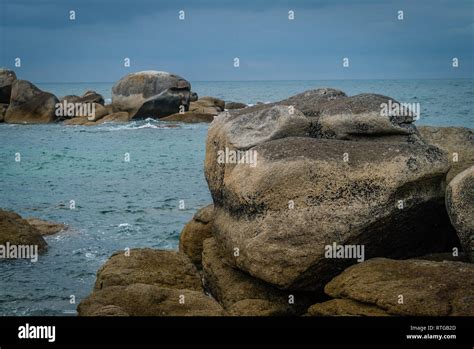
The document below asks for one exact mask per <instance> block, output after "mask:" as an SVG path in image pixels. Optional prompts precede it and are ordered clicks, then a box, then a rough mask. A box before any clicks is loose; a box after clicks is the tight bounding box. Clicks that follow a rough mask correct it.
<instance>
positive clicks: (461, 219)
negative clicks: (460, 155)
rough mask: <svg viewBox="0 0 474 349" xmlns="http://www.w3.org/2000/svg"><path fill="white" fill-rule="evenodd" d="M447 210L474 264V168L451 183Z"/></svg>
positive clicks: (447, 196)
mask: <svg viewBox="0 0 474 349" xmlns="http://www.w3.org/2000/svg"><path fill="white" fill-rule="evenodd" d="M446 208H447V210H448V214H449V218H450V219H451V223H452V224H453V226H454V228H455V229H456V231H457V233H458V236H459V240H460V241H461V244H462V247H463V250H464V252H465V253H466V255H467V256H468V257H469V259H470V260H471V261H472V262H474V166H471V167H469V168H468V169H466V170H464V171H462V172H461V173H459V174H458V175H457V176H456V177H454V178H453V180H452V181H451V182H449V185H448V187H447V190H446Z"/></svg>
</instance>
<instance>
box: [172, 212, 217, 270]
mask: <svg viewBox="0 0 474 349" xmlns="http://www.w3.org/2000/svg"><path fill="white" fill-rule="evenodd" d="M213 212H214V205H207V206H205V207H203V208H201V209H200V210H199V211H197V212H196V214H195V215H194V217H193V219H192V220H191V221H189V222H188V223H187V224H186V225H185V226H184V228H183V230H182V231H181V234H180V235H179V251H180V252H183V253H184V254H186V255H187V256H188V257H189V258H190V259H191V261H192V262H193V263H194V264H196V265H198V266H200V265H201V260H202V250H203V243H204V240H206V239H208V238H210V237H212V222H211V221H212V217H213Z"/></svg>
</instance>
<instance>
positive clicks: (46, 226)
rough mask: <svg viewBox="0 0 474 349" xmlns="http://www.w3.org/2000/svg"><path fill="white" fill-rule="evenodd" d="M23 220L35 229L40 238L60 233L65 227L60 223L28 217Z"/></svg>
mask: <svg viewBox="0 0 474 349" xmlns="http://www.w3.org/2000/svg"><path fill="white" fill-rule="evenodd" d="M25 220H26V221H27V222H28V223H29V224H30V225H31V226H33V227H35V228H36V229H37V230H38V231H39V232H40V234H41V235H42V236H46V235H53V234H57V233H59V232H60V231H63V230H66V229H67V225H65V224H62V223H56V222H50V221H44V220H42V219H38V218H34V217H29V218H25Z"/></svg>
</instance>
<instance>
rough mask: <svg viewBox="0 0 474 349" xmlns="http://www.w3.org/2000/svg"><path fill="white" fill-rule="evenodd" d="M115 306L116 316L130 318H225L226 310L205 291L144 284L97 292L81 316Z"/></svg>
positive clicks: (82, 307)
mask: <svg viewBox="0 0 474 349" xmlns="http://www.w3.org/2000/svg"><path fill="white" fill-rule="evenodd" d="M111 306H113V308H112V309H113V310H114V312H115V314H116V312H117V311H118V310H120V315H125V314H128V315H130V316H221V315H224V310H223V309H222V307H221V306H220V305H219V304H218V303H217V302H216V301H215V300H213V299H212V298H210V297H208V296H206V295H205V294H204V293H202V292H198V291H192V290H187V289H183V290H180V289H171V288H163V287H160V286H157V285H147V284H140V283H135V284H131V285H128V286H110V287H107V288H104V289H102V290H98V291H95V292H93V293H92V294H91V295H90V296H89V297H87V298H86V299H84V300H83V301H82V302H81V303H80V304H79V306H78V308H77V309H78V313H79V316H96V315H97V313H99V314H98V315H102V314H101V312H103V311H104V307H111ZM109 309H110V308H109ZM115 314H113V315H115Z"/></svg>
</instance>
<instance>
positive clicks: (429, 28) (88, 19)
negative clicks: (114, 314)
mask: <svg viewBox="0 0 474 349" xmlns="http://www.w3.org/2000/svg"><path fill="white" fill-rule="evenodd" d="M71 10H72V11H75V20H70V11H71ZM181 10H183V11H184V15H185V19H184V20H180V19H179V11H181ZM290 10H291V11H294V19H293V20H289V18H288V17H289V11H290ZM398 11H403V20H399V19H398V16H399V12H398ZM0 49H1V52H0V66H1V67H6V68H9V69H13V70H15V72H16V73H17V76H18V77H19V78H21V79H26V80H30V81H33V82H36V83H39V82H113V81H117V80H118V79H120V78H121V77H122V76H124V75H126V74H128V73H131V72H136V71H142V70H162V71H169V72H173V73H176V74H179V75H181V76H182V77H184V78H186V79H188V80H190V81H219V80H220V81H229V80H333V79H437V78H473V77H474V0H358V1H355V0H354V1H350V0H345V1H343V0H312V1H309V0H286V1H281V0H268V1H264V0H241V1H228V0H215V1H211V0H202V1H199V0H110V1H109V0H80V1H79V0H0ZM16 58H20V59H21V67H15V59H16ZM125 58H129V59H130V66H129V67H126V66H125V65H124V62H125V61H124V60H125ZM235 58H238V59H239V63H240V64H239V67H235V66H234V59H235ZM344 58H348V59H349V66H348V67H344V66H343V59H344ZM453 58H458V61H459V66H458V67H457V68H453V66H452V60H453Z"/></svg>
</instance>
